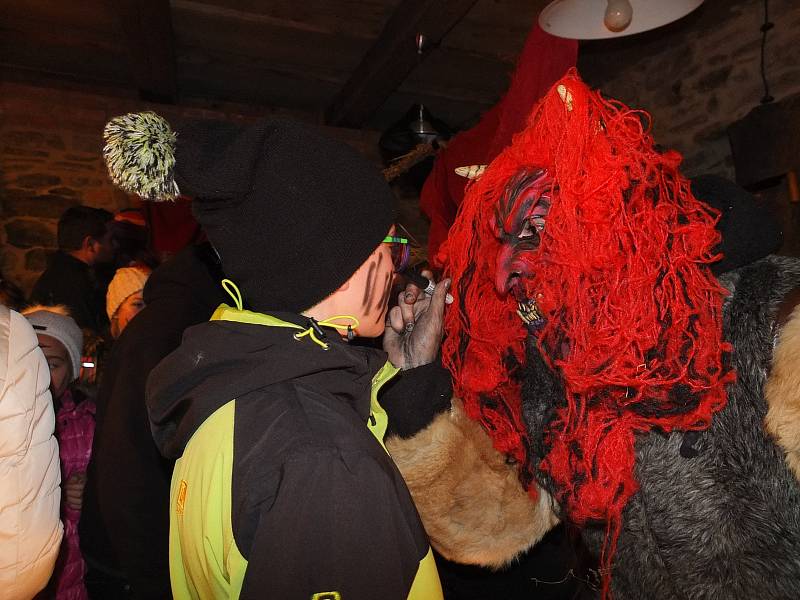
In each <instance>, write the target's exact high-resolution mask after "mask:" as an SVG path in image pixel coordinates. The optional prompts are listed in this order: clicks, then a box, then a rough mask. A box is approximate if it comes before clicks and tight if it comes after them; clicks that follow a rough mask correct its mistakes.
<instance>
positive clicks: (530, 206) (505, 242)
mask: <svg viewBox="0 0 800 600" xmlns="http://www.w3.org/2000/svg"><path fill="white" fill-rule="evenodd" d="M648 123H649V117H648V116H647V115H646V114H645V113H642V112H640V111H634V110H631V109H629V108H628V107H627V106H625V105H623V104H622V103H620V102H617V101H613V100H607V99H604V98H603V97H602V96H601V95H600V94H599V93H598V92H596V91H592V90H590V89H588V88H587V86H586V85H585V84H584V83H583V82H582V81H581V80H580V79H579V78H578V77H577V75H576V74H575V73H574V72H573V73H570V74H568V75H567V76H566V77H564V78H563V79H562V80H561V81H559V82H558V83H557V84H556V85H555V86H554V87H553V88H552V89H551V90H550V91H549V92H548V93H547V94H546V95H545V97H544V98H543V99H542V100H541V101H540V102H539V104H538V105H537V106H536V107H535V108H534V110H533V112H532V114H531V116H530V119H529V124H528V126H527V128H526V129H525V130H523V131H522V132H520V133H519V134H518V135H517V136H516V137H515V138H514V141H513V143H512V145H511V146H509V147H508V148H506V150H504V151H503V153H502V154H500V155H499V156H498V157H497V159H495V161H493V162H492V163H491V164H490V165H489V166H488V168H487V169H486V170H485V172H484V173H483V174H482V175H481V177H480V178H479V179H477V180H476V181H475V182H473V183H472V184H471V186H470V187H469V189H468V191H467V194H466V196H465V199H464V203H463V205H462V208H461V211H460V213H459V216H458V218H457V220H456V222H455V224H454V225H453V227H452V228H451V232H450V237H449V239H448V242H447V245H446V248H445V249H446V252H447V256H448V263H447V270H448V272H449V274H450V275H451V276H452V277H453V280H454V285H453V292H454V294H453V295H454V298H455V306H456V310H451V311H450V312H449V313H448V315H447V322H446V327H447V333H448V337H447V339H446V342H445V346H444V351H443V352H444V361H445V364H446V365H447V366H448V368H449V369H450V370H451V372H452V374H453V377H454V382H455V387H456V392H457V394H458V395H460V396H461V398H462V399H463V400H464V404H465V408H466V411H467V413H468V414H469V415H470V416H471V417H472V418H474V419H476V420H478V421H480V422H481V423H482V424H483V426H484V428H485V429H486V431H487V432H488V434H489V435H490V436H491V437H492V439H493V442H494V445H495V447H496V448H497V449H498V450H500V451H501V452H504V453H506V454H507V455H508V456H509V457H511V458H513V459H514V460H516V461H517V462H518V464H519V468H520V479H521V481H522V482H523V484H524V485H526V486H528V487H529V488H530V489H531V490H532V493H534V494H535V491H533V490H535V486H531V485H530V484H531V483H532V481H533V480H534V479H539V480H542V481H544V480H546V481H547V482H548V487H550V488H551V491H552V492H553V494H554V496H555V498H556V499H557V500H558V502H559V504H560V506H561V509H562V511H563V513H564V516H565V517H566V518H569V519H571V520H573V521H575V522H577V523H581V524H582V523H587V522H604V523H607V526H608V531H609V534H610V535H609V544H610V547H609V548H607V549H608V550H609V552H607V553H606V560H610V554H611V553H612V552H613V544H614V540H615V539H616V534H617V532H618V531H619V526H620V522H621V521H620V520H621V515H622V510H623V508H624V506H625V504H626V503H627V501H628V500H629V499H630V498H631V496H632V495H633V494H634V493H636V490H637V484H636V481H635V477H634V471H633V467H634V459H635V453H634V441H635V435H636V434H637V433H644V432H648V431H651V430H653V429H658V430H660V431H672V430H684V431H686V430H698V429H704V428H707V427H708V426H709V424H710V421H711V418H712V416H713V414H714V413H715V412H717V411H719V410H720V409H721V408H722V407H723V406H724V404H725V399H726V396H725V384H726V383H727V382H730V381H731V380H732V378H733V375H732V373H731V372H730V369H729V368H728V367H727V366H726V365H727V363H728V360H727V353H728V352H729V351H730V347H729V346H728V345H727V344H725V343H724V342H723V340H722V324H721V312H722V301H723V297H724V291H723V289H722V288H721V287H720V286H719V284H718V283H717V281H716V279H715V278H714V277H713V275H712V274H711V272H710V270H709V268H708V265H709V264H710V263H712V262H714V261H715V260H717V259H718V258H719V257H718V256H717V255H716V254H715V253H714V251H713V248H714V247H715V245H716V244H717V243H718V242H719V234H718V233H717V232H716V230H715V229H714V223H715V220H716V218H717V214H716V213H715V212H714V211H713V210H712V209H710V208H709V207H708V206H706V205H704V204H702V203H701V202H699V201H698V200H697V199H696V198H695V197H694V196H693V195H692V193H691V191H690V187H689V182H688V180H686V179H685V178H684V177H683V176H682V175H681V174H680V173H679V171H678V166H679V164H680V160H681V157H680V155H679V154H677V153H676V152H672V151H667V152H661V151H658V150H656V148H655V144H654V142H653V139H652V137H651V135H650V132H649V126H648ZM526 343H527V344H528V345H529V346H530V347H531V349H532V350H533V351H535V352H537V354H538V355H540V356H541V359H542V365H543V366H545V367H546V368H549V369H551V370H552V371H553V372H554V373H555V374H556V376H557V377H558V378H559V380H560V381H561V383H562V385H561V386H560V387H559V390H561V391H560V392H559V394H558V395H557V397H552V398H547V399H544V401H546V402H549V405H550V406H549V408H550V410H549V415H550V416H549V418H548V421H547V422H546V423H545V424H544V425H541V430H540V431H530V432H529V431H528V430H527V428H526V427H525V425H524V423H523V419H522V416H521V409H520V389H521V385H522V378H523V375H522V374H523V369H522V368H521V367H522V365H523V364H524V361H525V346H526ZM531 438H539V439H540V441H541V443H539V440H537V443H535V444H534V445H532V444H531Z"/></svg>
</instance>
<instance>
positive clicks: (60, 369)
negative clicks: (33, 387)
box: [36, 333, 72, 400]
mask: <svg viewBox="0 0 800 600" xmlns="http://www.w3.org/2000/svg"><path fill="white" fill-rule="evenodd" d="M36 337H38V338H39V347H40V348H41V349H42V352H43V353H44V357H45V358H46V359H47V366H48V367H50V393H51V394H52V395H53V400H58V399H59V398H61V396H63V395H64V392H66V391H67V388H68V387H69V384H70V381H71V380H72V366H71V365H70V360H69V353H68V352H67V349H66V348H65V347H64V344H62V343H61V342H59V341H58V340H57V339H55V338H52V337H50V336H49V335H42V334H41V333H40V334H37V336H36Z"/></svg>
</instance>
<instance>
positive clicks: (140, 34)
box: [110, 0, 178, 104]
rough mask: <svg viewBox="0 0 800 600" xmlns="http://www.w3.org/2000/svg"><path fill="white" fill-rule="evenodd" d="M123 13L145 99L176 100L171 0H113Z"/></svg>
mask: <svg viewBox="0 0 800 600" xmlns="http://www.w3.org/2000/svg"><path fill="white" fill-rule="evenodd" d="M110 1H111V2H112V3H113V6H114V7H115V9H116V13H117V15H118V16H119V20H120V21H119V22H120V26H121V29H122V31H123V33H124V35H125V38H126V42H127V49H128V56H129V61H130V66H131V71H132V74H133V78H134V81H135V83H136V86H137V87H138V89H139V94H140V96H141V97H142V99H143V100H148V101H154V102H165V103H170V104H171V103H174V102H175V101H176V99H177V95H178V90H177V86H176V77H175V48H174V43H173V33H172V16H171V13H170V6H169V0H110Z"/></svg>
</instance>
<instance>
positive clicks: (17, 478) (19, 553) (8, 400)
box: [0, 304, 62, 600]
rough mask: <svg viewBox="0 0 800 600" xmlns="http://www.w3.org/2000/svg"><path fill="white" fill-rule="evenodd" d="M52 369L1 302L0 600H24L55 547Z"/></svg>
mask: <svg viewBox="0 0 800 600" xmlns="http://www.w3.org/2000/svg"><path fill="white" fill-rule="evenodd" d="M49 386H50V371H49V369H48V367H47V362H46V361H45V358H44V355H43V354H42V351H41V350H40V349H39V345H38V341H37V339H36V334H35V333H34V331H33V328H32V327H31V325H30V324H29V323H28V321H27V319H25V317H23V316H21V315H20V314H18V313H16V312H14V311H12V310H9V309H8V308H6V307H5V306H3V305H2V304H0V599H2V600H28V599H30V598H32V597H33V596H34V595H36V593H37V592H38V591H39V590H41V589H42V588H43V587H44V586H45V585H46V584H47V581H48V579H49V578H50V574H51V573H52V572H53V565H54V563H55V560H56V556H57V555H58V548H59V545H60V544H61V535H62V526H61V521H59V506H60V503H61V486H60V484H61V474H60V468H59V459H58V443H57V442H56V439H55V437H53V428H54V426H55V416H54V413H53V402H52V400H51V398H50V391H49V389H48V388H49Z"/></svg>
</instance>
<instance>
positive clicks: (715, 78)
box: [697, 65, 733, 92]
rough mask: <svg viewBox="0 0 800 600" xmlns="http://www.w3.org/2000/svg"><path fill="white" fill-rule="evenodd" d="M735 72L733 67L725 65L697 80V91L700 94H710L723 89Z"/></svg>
mask: <svg viewBox="0 0 800 600" xmlns="http://www.w3.org/2000/svg"><path fill="white" fill-rule="evenodd" d="M731 71H733V66H732V65H725V66H724V67H720V68H718V69H714V70H713V71H709V72H708V73H706V74H704V75H703V76H702V77H700V79H698V80H697V90H698V91H700V92H710V91H712V90H715V89H717V88H719V87H721V86H722V85H723V84H724V83H725V82H726V81H728V77H730V75H731Z"/></svg>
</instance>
